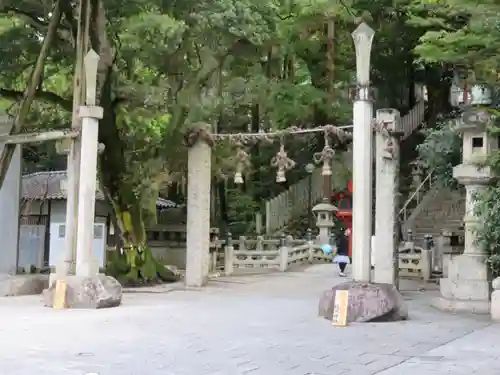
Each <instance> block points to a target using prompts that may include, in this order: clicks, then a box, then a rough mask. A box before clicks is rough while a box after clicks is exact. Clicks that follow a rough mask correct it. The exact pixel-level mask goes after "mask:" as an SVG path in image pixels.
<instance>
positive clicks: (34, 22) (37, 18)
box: [0, 2, 71, 31]
mask: <svg viewBox="0 0 500 375" xmlns="http://www.w3.org/2000/svg"><path fill="white" fill-rule="evenodd" d="M68 3H69V2H68ZM0 13H14V14H16V15H17V16H19V17H20V18H22V19H23V20H25V21H26V22H27V23H29V24H30V25H31V26H33V27H35V28H37V29H43V30H46V29H47V28H48V27H49V22H47V21H43V19H42V15H39V14H36V13H34V12H28V11H25V10H22V9H19V8H15V7H10V6H4V7H3V8H1V10H0ZM65 15H66V14H65ZM59 26H61V27H62V28H63V29H65V30H67V31H71V29H70V28H69V27H67V26H65V25H62V24H60V25H59Z"/></svg>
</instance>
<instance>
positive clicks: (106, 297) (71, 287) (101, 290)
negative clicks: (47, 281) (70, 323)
mask: <svg viewBox="0 0 500 375" xmlns="http://www.w3.org/2000/svg"><path fill="white" fill-rule="evenodd" d="M65 281H66V283H67V290H66V307H67V308H70V309H71V308H73V309H103V308H107V307H116V306H119V305H120V304H121V302H122V286H121V285H120V283H119V282H118V281H117V280H116V279H115V278H113V277H111V276H106V275H103V274H99V275H96V276H93V277H82V276H68V277H67V278H66V279H65ZM55 290H56V282H53V283H52V285H51V286H50V287H49V288H48V289H46V290H44V291H43V300H44V304H45V306H48V307H52V306H53V303H54V294H55Z"/></svg>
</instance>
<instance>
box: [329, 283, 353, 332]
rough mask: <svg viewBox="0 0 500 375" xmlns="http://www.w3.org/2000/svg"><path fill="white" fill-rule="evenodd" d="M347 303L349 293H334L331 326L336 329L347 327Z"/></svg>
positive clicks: (341, 291)
mask: <svg viewBox="0 0 500 375" xmlns="http://www.w3.org/2000/svg"><path fill="white" fill-rule="evenodd" d="M348 303H349V291H347V290H337V291H335V302H334V304H333V317H332V324H333V325H334V326H336V327H345V326H346V325H347V305H348Z"/></svg>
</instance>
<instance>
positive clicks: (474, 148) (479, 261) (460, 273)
mask: <svg viewBox="0 0 500 375" xmlns="http://www.w3.org/2000/svg"><path fill="white" fill-rule="evenodd" d="M488 122H489V115H488V114H487V112H485V111H480V110H479V111H477V110H469V111H466V112H464V114H463V115H462V120H461V123H460V126H459V127H458V130H461V131H462V132H463V153H462V154H463V163H462V164H460V165H457V166H456V167H455V168H453V177H455V178H456V179H457V180H458V182H460V183H461V184H463V185H465V189H466V209H465V216H464V226H465V228H464V253H463V254H462V255H458V256H456V257H453V258H451V259H450V260H449V264H448V277H447V278H443V279H441V282H440V291H441V296H442V297H441V298H438V299H437V300H435V303H434V304H435V306H436V307H438V308H441V309H443V310H447V311H453V312H456V311H466V312H472V313H477V314H487V313H489V312H490V302H489V300H490V283H489V278H488V266H487V264H486V262H485V260H486V254H484V253H483V251H482V250H481V248H480V247H479V246H478V245H477V244H476V235H475V228H476V226H477V225H478V224H479V223H480V220H481V218H480V217H477V216H476V214H475V197H476V196H477V195H478V194H481V193H482V192H483V191H484V189H485V187H486V185H487V184H488V183H489V181H490V180H491V179H492V177H493V175H492V172H491V170H490V168H489V167H479V166H478V162H480V161H481V160H483V161H484V160H485V159H486V157H487V156H488V155H489V153H490V152H491V151H492V149H494V148H496V147H497V139H496V137H492V136H490V135H489V134H488V133H487V131H486V124H487V123H488Z"/></svg>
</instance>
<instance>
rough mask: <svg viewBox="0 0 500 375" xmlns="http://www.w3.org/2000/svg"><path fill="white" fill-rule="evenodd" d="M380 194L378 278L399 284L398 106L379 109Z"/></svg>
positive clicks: (377, 158) (376, 178)
mask: <svg viewBox="0 0 500 375" xmlns="http://www.w3.org/2000/svg"><path fill="white" fill-rule="evenodd" d="M377 124H378V126H377V127H378V131H377V133H376V136H375V139H376V148H375V149H376V154H375V155H376V156H375V157H376V177H375V182H376V197H375V249H377V251H376V252H375V254H373V255H374V256H375V262H374V264H375V271H374V281H375V282H377V283H387V284H393V285H397V283H398V268H399V267H398V249H399V239H398V237H399V233H398V227H397V220H398V218H397V215H398V197H399V194H398V192H399V187H398V178H399V140H398V138H397V134H398V133H400V131H401V129H400V115H399V111H397V110H395V109H379V110H378V111H377Z"/></svg>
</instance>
